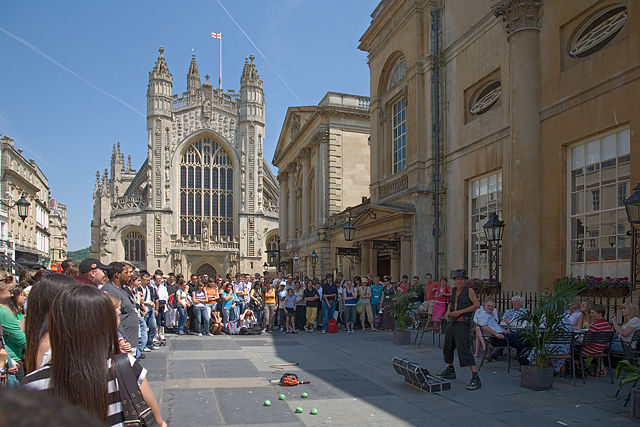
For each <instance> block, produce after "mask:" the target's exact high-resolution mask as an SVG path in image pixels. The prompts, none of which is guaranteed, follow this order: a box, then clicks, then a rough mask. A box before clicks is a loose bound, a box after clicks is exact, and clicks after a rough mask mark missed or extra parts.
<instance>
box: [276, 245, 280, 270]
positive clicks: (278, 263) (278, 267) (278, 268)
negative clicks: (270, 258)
mask: <svg viewBox="0 0 640 427" xmlns="http://www.w3.org/2000/svg"><path fill="white" fill-rule="evenodd" d="M276 243H277V244H278V262H277V268H276V274H277V273H278V271H280V236H278V237H276Z"/></svg>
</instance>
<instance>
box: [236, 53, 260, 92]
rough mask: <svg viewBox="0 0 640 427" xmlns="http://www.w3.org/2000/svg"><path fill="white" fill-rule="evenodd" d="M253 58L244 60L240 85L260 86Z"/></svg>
mask: <svg viewBox="0 0 640 427" xmlns="http://www.w3.org/2000/svg"><path fill="white" fill-rule="evenodd" d="M254 59H255V56H253V55H251V56H249V58H245V60H244V68H243V69H242V76H241V77H240V84H241V85H243V86H244V85H247V84H252V85H258V86H262V81H261V80H260V76H258V70H256V64H254V63H253V60H254Z"/></svg>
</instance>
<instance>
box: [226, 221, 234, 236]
mask: <svg viewBox="0 0 640 427" xmlns="http://www.w3.org/2000/svg"><path fill="white" fill-rule="evenodd" d="M227 236H228V237H233V221H227Z"/></svg>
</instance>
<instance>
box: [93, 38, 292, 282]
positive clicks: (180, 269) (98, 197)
mask: <svg viewBox="0 0 640 427" xmlns="http://www.w3.org/2000/svg"><path fill="white" fill-rule="evenodd" d="M172 89H173V76H172V75H171V73H170V72H169V69H168V67H167V63H166V61H165V58H164V56H163V49H162V48H160V55H159V57H158V59H157V61H156V63H155V66H154V68H153V70H152V71H151V72H150V73H149V86H148V91H147V130H148V140H147V147H148V154H147V159H146V160H145V161H144V163H143V164H142V166H141V167H140V168H139V169H138V170H135V169H133V168H132V167H131V158H130V156H129V159H128V161H127V162H126V163H125V156H124V154H123V153H122V152H121V151H120V144H119V143H118V145H117V146H114V148H113V153H112V156H111V169H110V171H109V170H107V169H105V171H104V174H103V175H102V176H100V174H99V173H97V174H96V184H95V189H94V193H93V221H92V223H91V248H90V254H91V256H94V257H98V258H100V260H101V261H102V262H111V261H116V260H126V261H128V262H130V263H132V264H134V265H135V266H137V267H139V268H146V269H148V270H150V271H152V270H155V269H157V268H161V269H163V270H164V271H165V272H168V271H173V272H175V273H182V274H185V275H187V274H191V273H198V274H209V275H210V276H211V275H213V274H215V273H218V274H221V275H224V274H226V273H228V272H232V273H234V272H238V271H241V272H247V273H254V272H262V270H263V263H264V262H265V261H266V259H267V254H266V251H265V249H266V244H265V242H266V241H267V240H269V239H270V238H272V237H273V236H274V235H276V234H277V227H278V193H279V189H278V183H277V181H276V179H275V177H274V175H273V174H272V172H271V170H270V169H269V167H268V166H267V164H266V163H265V162H264V160H263V155H262V144H263V138H264V130H265V101H264V92H263V89H262V80H260V78H259V76H258V72H257V70H256V66H255V64H254V57H253V56H251V57H250V58H248V59H247V60H245V63H244V68H243V70H242V76H241V79H240V93H237V92H235V91H234V90H227V91H223V90H222V89H221V88H218V89H216V88H213V87H212V85H211V83H210V82H209V76H208V75H207V76H206V81H205V82H204V83H201V79H200V75H199V73H198V66H197V64H196V58H195V55H194V56H193V57H192V59H191V64H190V66H189V72H188V74H187V90H186V92H183V93H182V95H177V94H175V95H174V94H173V92H172Z"/></svg>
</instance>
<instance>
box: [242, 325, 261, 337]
mask: <svg viewBox="0 0 640 427" xmlns="http://www.w3.org/2000/svg"><path fill="white" fill-rule="evenodd" d="M261 333H262V328H260V326H252V327H250V328H246V327H244V326H243V327H242V328H240V332H239V334H240V335H260V334H261Z"/></svg>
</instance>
